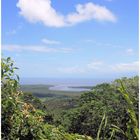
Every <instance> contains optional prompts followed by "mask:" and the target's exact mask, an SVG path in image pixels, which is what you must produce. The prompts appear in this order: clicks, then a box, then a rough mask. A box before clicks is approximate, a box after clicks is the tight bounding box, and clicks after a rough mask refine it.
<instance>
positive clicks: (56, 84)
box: [20, 78, 112, 91]
mask: <svg viewBox="0 0 140 140" xmlns="http://www.w3.org/2000/svg"><path fill="white" fill-rule="evenodd" d="M110 81H112V80H111V79H82V78H81V79H80V78H79V79H72V78H65V79H61V78H21V80H20V84H22V85H39V84H42V85H52V87H50V90H59V91H89V90H90V89H87V88H81V87H80V88H78V87H79V86H95V85H97V84H101V83H103V82H110ZM72 87H77V88H72Z"/></svg>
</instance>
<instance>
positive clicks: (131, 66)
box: [111, 61, 139, 72]
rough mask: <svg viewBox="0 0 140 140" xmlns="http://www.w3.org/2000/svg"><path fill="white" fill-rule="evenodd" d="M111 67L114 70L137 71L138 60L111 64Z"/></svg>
mask: <svg viewBox="0 0 140 140" xmlns="http://www.w3.org/2000/svg"><path fill="white" fill-rule="evenodd" d="M111 69H112V70H113V71H115V72H138V70H139V62H138V61H134V62H131V63H120V64H116V65H113V66H111Z"/></svg>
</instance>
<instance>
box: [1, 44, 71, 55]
mask: <svg viewBox="0 0 140 140" xmlns="http://www.w3.org/2000/svg"><path fill="white" fill-rule="evenodd" d="M2 50H3V51H10V52H28V51H30V52H40V53H49V52H60V53H70V52H72V49H71V48H50V47H46V46H22V45H2Z"/></svg>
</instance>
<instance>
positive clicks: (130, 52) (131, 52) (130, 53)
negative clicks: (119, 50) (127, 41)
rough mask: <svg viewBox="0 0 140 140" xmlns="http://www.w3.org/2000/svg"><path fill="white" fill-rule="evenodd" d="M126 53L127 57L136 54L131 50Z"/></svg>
mask: <svg viewBox="0 0 140 140" xmlns="http://www.w3.org/2000/svg"><path fill="white" fill-rule="evenodd" d="M125 52H126V54H127V55H133V54H134V50H133V49H131V48H129V49H127V50H126V51H125Z"/></svg>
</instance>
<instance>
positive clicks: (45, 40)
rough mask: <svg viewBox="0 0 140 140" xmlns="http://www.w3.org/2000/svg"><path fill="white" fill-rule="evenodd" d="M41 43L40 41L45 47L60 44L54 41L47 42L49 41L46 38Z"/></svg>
mask: <svg viewBox="0 0 140 140" xmlns="http://www.w3.org/2000/svg"><path fill="white" fill-rule="evenodd" d="M41 41H42V42H43V43H45V44H47V45H59V44H61V42H59V41H56V40H49V39H47V38H43V39H42V40H41Z"/></svg>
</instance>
